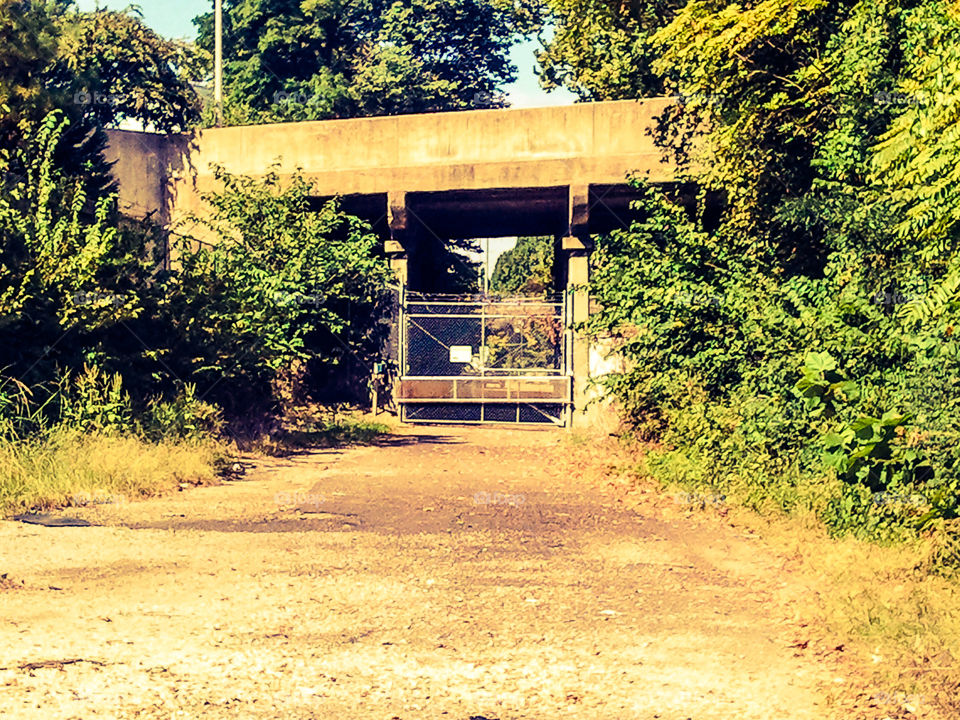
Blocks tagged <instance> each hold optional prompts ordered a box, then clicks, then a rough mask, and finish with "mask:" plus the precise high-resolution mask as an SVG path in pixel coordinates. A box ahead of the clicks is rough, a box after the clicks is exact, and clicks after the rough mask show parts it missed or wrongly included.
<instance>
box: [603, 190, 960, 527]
mask: <svg viewBox="0 0 960 720" xmlns="http://www.w3.org/2000/svg"><path fill="white" fill-rule="evenodd" d="M638 210H639V211H640V213H641V219H640V220H639V221H638V222H636V223H635V224H634V225H633V226H632V227H631V228H630V229H629V230H625V231H619V232H614V233H612V234H611V235H610V236H609V237H601V238H599V239H598V245H597V251H596V253H595V256H594V264H595V272H594V276H593V282H592V291H593V292H594V295H595V297H596V298H597V300H598V301H599V302H598V304H599V306H600V310H599V312H597V313H596V314H595V315H593V316H592V317H591V318H590V320H589V322H588V329H589V330H590V331H592V332H594V333H596V334H604V335H608V336H609V335H613V336H614V337H618V338H619V352H620V353H622V354H623V355H624V356H625V357H626V358H627V359H628V360H629V361H630V366H629V369H628V370H627V371H626V372H624V373H618V374H613V375H609V376H607V377H605V378H603V379H602V380H601V382H602V383H603V384H604V385H605V386H606V387H607V389H608V390H609V391H610V392H612V393H613V394H614V395H615V396H616V397H617V398H618V399H619V401H620V403H621V406H622V407H623V408H624V409H625V412H626V413H627V415H628V416H629V418H630V419H631V420H632V421H633V422H634V424H635V426H636V427H638V428H639V429H640V430H642V431H643V432H644V433H646V434H647V435H648V436H650V437H654V438H656V439H658V440H659V441H660V443H661V449H659V450H654V451H652V452H651V453H650V455H649V457H648V458H647V468H648V471H649V472H651V473H652V474H653V475H655V476H657V477H660V478H661V479H663V480H666V481H670V482H679V483H683V484H688V485H692V486H697V487H710V488H718V489H721V490H722V491H724V492H726V493H727V494H730V495H732V496H735V497H738V498H739V499H740V500H741V501H743V502H745V503H746V504H747V505H750V506H753V507H758V508H776V509H778V510H781V511H800V510H803V511H813V512H817V513H819V514H820V516H821V518H822V519H823V520H824V522H826V523H827V525H828V526H829V527H831V528H832V529H833V531H834V532H838V533H839V532H851V531H852V532H856V533H858V534H865V535H868V536H871V537H875V538H891V539H892V538H894V537H904V536H905V534H906V535H907V536H908V535H910V534H911V533H915V532H917V531H919V530H924V529H926V528H931V527H933V526H934V525H935V523H936V522H937V521H938V519H949V518H953V517H956V513H957V511H958V509H960V499H958V494H957V490H958V488H960V475H958V471H957V470H958V467H960V466H958V463H957V455H958V453H957V450H956V448H955V443H954V444H953V445H951V442H952V441H953V439H955V438H956V437H957V431H958V430H960V416H958V415H957V414H956V413H955V412H950V410H949V408H955V407H956V404H955V403H956V399H955V398H956V396H955V394H954V392H952V391H954V390H955V389H956V382H957V380H956V378H957V376H958V372H957V371H958V369H960V363H958V359H957V354H956V351H955V349H954V348H953V347H952V346H951V344H950V343H951V342H952V340H948V342H943V340H944V338H947V339H949V338H950V337H951V335H950V333H949V332H947V331H946V330H940V329H938V325H936V324H935V323H934V322H926V321H919V322H918V321H916V320H915V319H914V318H913V316H912V315H909V313H908V310H904V309H901V308H891V307H889V305H888V304H887V305H885V304H884V303H883V302H878V301H877V297H878V293H877V291H874V290H872V288H871V276H870V272H869V271H865V270H864V269H863V266H862V265H858V262H857V256H856V255H855V254H852V253H846V252H841V251H837V252H833V253H830V254H828V255H827V257H826V259H825V265H824V268H823V270H822V272H821V273H820V276H819V277H817V276H811V275H808V274H793V275H786V274H784V273H782V272H778V271H777V269H776V267H775V266H770V265H757V264H756V263H755V262H754V261H752V259H744V257H743V256H742V254H741V253H739V251H738V250H737V249H736V247H735V243H728V242H725V236H724V235H723V233H722V232H710V231H707V230H706V229H704V228H703V226H702V225H700V224H699V223H698V222H697V220H696V219H695V218H691V216H690V215H688V214H687V212H686V211H685V210H684V209H683V208H681V207H679V206H677V205H674V204H673V203H671V202H670V201H669V200H668V199H667V198H666V197H665V196H664V195H663V194H662V193H661V192H659V191H655V190H652V189H647V190H646V191H645V192H644V197H643V200H642V201H641V203H640V204H639V207H638ZM894 272H898V273H902V272H903V268H901V267H898V268H896V269H895V271H894ZM914 277H915V280H911V282H915V283H916V285H917V286H929V284H930V279H931V278H929V277H926V278H925V277H923V276H917V274H916V273H914ZM900 278H901V279H902V275H901V276H900ZM873 282H874V283H875V282H883V278H881V279H880V280H876V279H873ZM874 287H876V285H874ZM888 287H889V286H888ZM889 292H891V293H893V292H899V291H889ZM909 310H911V311H912V310H913V308H912V307H911V308H910V309H909ZM936 322H937V323H942V321H940V320H937V321H936ZM945 407H946V408H948V409H947V410H944V408H945Z"/></svg>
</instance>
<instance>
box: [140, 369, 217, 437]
mask: <svg viewBox="0 0 960 720" xmlns="http://www.w3.org/2000/svg"><path fill="white" fill-rule="evenodd" d="M221 415H222V413H221V411H220V408H218V407H217V406H216V405H213V404H212V403H208V402H204V401H202V400H199V399H198V398H197V388H196V386H195V385H193V384H190V383H187V384H186V385H184V386H183V390H182V391H181V392H180V393H178V394H177V396H176V397H174V398H173V400H162V399H160V398H154V399H152V400H151V401H150V403H149V404H148V405H147V409H146V412H144V413H143V415H142V417H141V418H140V425H141V429H142V433H143V435H144V436H145V437H147V438H148V439H151V440H156V441H159V440H162V439H180V440H200V439H203V438H207V437H215V436H217V435H218V434H219V433H220V430H221V428H222V426H223V420H222V417H221Z"/></svg>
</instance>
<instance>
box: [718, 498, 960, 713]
mask: <svg viewBox="0 0 960 720" xmlns="http://www.w3.org/2000/svg"><path fill="white" fill-rule="evenodd" d="M706 511H707V512H715V511H716V509H715V508H710V507H708V508H706ZM724 511H725V512H726V520H728V521H732V522H734V523H735V524H737V525H739V526H741V527H746V528H749V529H751V530H753V531H755V532H757V533H758V534H760V535H761V536H762V537H764V539H765V540H766V541H767V542H768V543H769V544H770V545H771V546H772V547H773V548H774V549H775V550H777V551H779V552H780V553H782V554H783V555H784V556H785V557H788V558H791V559H792V563H791V565H792V566H793V569H794V570H795V571H796V579H797V580H798V581H799V582H801V583H803V585H804V586H805V588H806V589H807V590H808V591H809V592H807V593H806V596H807V597H808V598H809V600H808V604H807V606H806V607H802V608H799V612H800V614H801V615H803V616H805V617H808V618H810V619H812V620H813V621H814V622H813V623H812V625H813V626H814V627H815V628H816V630H815V631H814V632H817V633H819V634H821V635H822V637H823V638H824V639H825V641H826V640H827V639H829V642H830V644H831V645H832V644H836V643H837V642H839V643H842V644H843V645H844V646H845V648H846V654H847V656H848V657H849V658H851V659H852V660H853V661H854V662H855V663H856V664H857V665H859V666H861V667H866V668H869V670H868V673H869V675H870V677H869V678H867V679H868V684H869V686H870V687H871V688H872V691H871V693H870V694H871V695H872V696H873V699H875V700H877V701H878V702H879V703H880V704H881V705H883V706H887V707H889V706H891V705H893V706H897V708H898V709H899V710H900V711H901V712H902V713H903V715H902V717H914V716H916V717H922V718H930V719H934V718H944V719H946V718H958V717H960V578H957V577H956V576H948V575H944V574H943V573H942V572H937V571H936V570H937V568H938V563H937V558H938V556H939V555H940V554H941V553H942V542H941V541H940V540H939V539H938V538H936V537H931V538H927V539H924V540H918V541H914V542H908V543H901V544H897V545H878V544H876V543H872V542H869V541H866V540H859V539H856V538H853V537H845V538H841V539H837V538H831V537H829V536H828V535H827V533H826V531H825V530H824V529H823V527H822V525H821V524H820V522H819V521H818V520H817V519H816V518H815V517H813V516H812V515H794V516H784V515H782V514H775V513H774V514H765V515H760V514H758V513H756V512H753V511H750V510H747V509H745V508H737V507H730V508H726V509H725V510H724ZM954 532H955V530H954ZM941 569H942V568H941ZM897 717H901V715H897Z"/></svg>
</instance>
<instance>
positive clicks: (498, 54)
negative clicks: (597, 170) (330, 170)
mask: <svg viewBox="0 0 960 720" xmlns="http://www.w3.org/2000/svg"><path fill="white" fill-rule="evenodd" d="M195 22H196V23H197V26H198V29H199V39H198V44H199V45H200V47H202V48H204V49H205V50H207V51H212V48H213V17H212V13H208V14H205V15H201V16H199V17H198V18H196V20H195ZM535 22H536V13H535V11H534V9H533V8H532V7H531V6H529V5H528V4H527V2H526V1H525V2H521V3H518V4H516V5H515V4H514V3H511V2H506V1H505V0H412V2H408V3H399V2H393V1H392V0H390V1H388V0H306V1H305V2H290V1H289V0H227V2H226V3H225V7H224V55H225V61H224V74H225V77H226V78H227V80H226V84H225V93H226V98H225V115H226V119H227V122H228V123H248V122H264V121H283V120H314V119H323V118H334V117H360V116H368V115H387V114H399V113H412V112H435V111H443V110H460V109H465V108H483V107H502V106H503V105H504V97H503V95H502V93H501V89H502V87H503V85H504V84H506V83H509V82H511V81H512V80H513V79H514V78H515V76H516V68H515V67H514V66H513V64H512V63H511V62H510V59H509V49H510V47H511V45H512V44H513V42H514V40H515V39H516V38H517V37H519V36H520V35H522V34H525V33H528V32H530V31H531V30H532V28H533V27H534V26H535Z"/></svg>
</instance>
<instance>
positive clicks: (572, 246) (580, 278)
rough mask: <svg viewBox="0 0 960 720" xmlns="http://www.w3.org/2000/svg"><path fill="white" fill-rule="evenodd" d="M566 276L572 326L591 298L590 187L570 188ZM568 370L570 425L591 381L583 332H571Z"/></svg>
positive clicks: (585, 315) (581, 317)
mask: <svg viewBox="0 0 960 720" xmlns="http://www.w3.org/2000/svg"><path fill="white" fill-rule="evenodd" d="M560 248H561V250H562V252H563V254H564V261H565V262H564V265H565V267H564V270H565V273H564V275H565V276H566V288H565V290H566V293H567V307H568V308H569V312H568V318H569V320H570V322H571V323H572V324H573V325H578V324H580V323H583V322H585V321H586V320H587V318H588V317H589V314H590V296H589V293H588V292H587V288H586V285H587V283H588V282H589V281H590V251H591V250H592V249H593V244H592V242H591V240H590V187H589V186H588V185H571V186H570V192H569V203H568V224H567V233H566V235H565V236H564V237H563V238H562V239H561V243H560ZM569 363H570V370H571V373H572V375H573V408H572V410H573V411H572V412H571V413H570V420H571V423H570V424H571V425H572V424H573V422H574V421H573V417H574V416H575V415H577V411H581V414H580V415H579V416H578V417H581V418H582V411H583V409H584V407H585V406H586V401H587V384H588V382H589V379H590V342H589V340H588V339H587V338H586V337H585V336H584V334H583V333H582V332H578V331H576V330H573V331H571V342H570V357H569Z"/></svg>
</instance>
